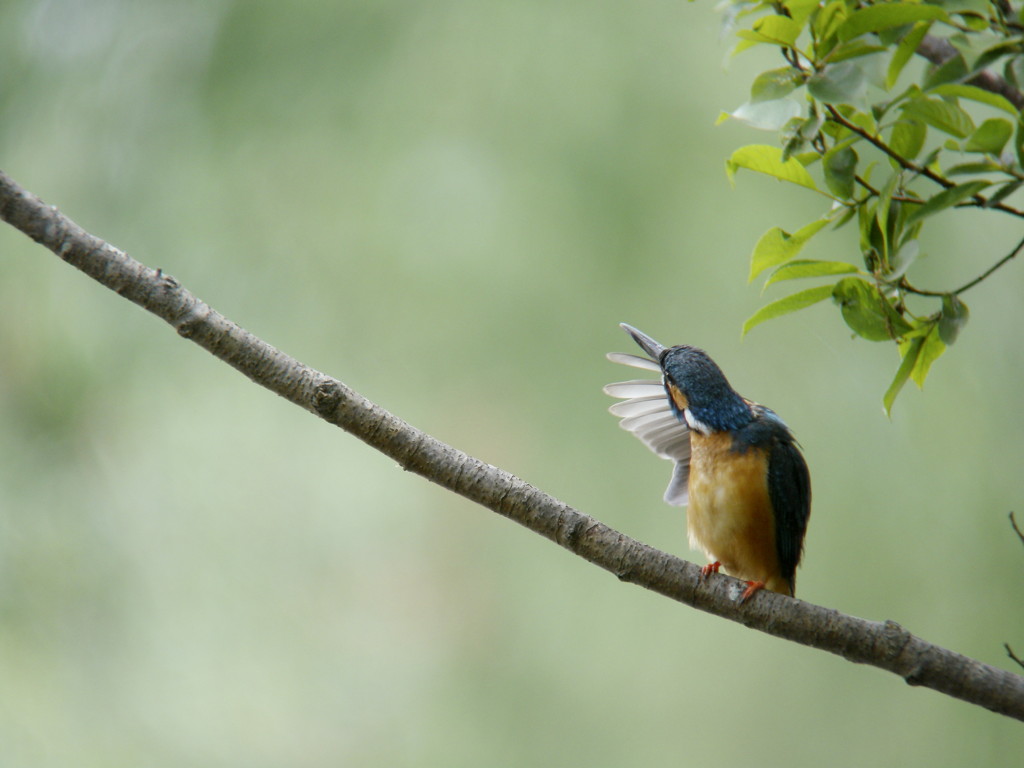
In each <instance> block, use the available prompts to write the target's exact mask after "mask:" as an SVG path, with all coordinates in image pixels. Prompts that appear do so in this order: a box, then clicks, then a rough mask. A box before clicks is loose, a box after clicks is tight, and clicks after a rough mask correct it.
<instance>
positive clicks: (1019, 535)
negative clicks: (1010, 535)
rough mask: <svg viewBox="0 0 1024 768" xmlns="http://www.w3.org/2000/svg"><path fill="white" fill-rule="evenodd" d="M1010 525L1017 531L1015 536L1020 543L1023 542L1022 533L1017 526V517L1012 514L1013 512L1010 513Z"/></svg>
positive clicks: (1023, 534)
mask: <svg viewBox="0 0 1024 768" xmlns="http://www.w3.org/2000/svg"><path fill="white" fill-rule="evenodd" d="M1010 525H1012V526H1013V530H1014V531H1016V532H1017V538H1019V539H1020V542H1021V544H1024V533H1022V532H1021V530H1020V528H1018V527H1017V518H1015V517H1014V516H1013V512H1011V513H1010Z"/></svg>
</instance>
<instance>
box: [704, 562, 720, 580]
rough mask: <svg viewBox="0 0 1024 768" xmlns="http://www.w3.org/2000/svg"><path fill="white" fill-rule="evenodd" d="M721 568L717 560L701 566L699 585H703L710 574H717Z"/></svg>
mask: <svg viewBox="0 0 1024 768" xmlns="http://www.w3.org/2000/svg"><path fill="white" fill-rule="evenodd" d="M721 567H722V564H721V563H720V562H719V561H718V560H715V562H713V563H708V564H707V565H705V566H702V567H701V569H700V583H701V584H703V583H704V582H705V581H707V579H708V576H710V575H711V574H712V573H718V569H719V568H721Z"/></svg>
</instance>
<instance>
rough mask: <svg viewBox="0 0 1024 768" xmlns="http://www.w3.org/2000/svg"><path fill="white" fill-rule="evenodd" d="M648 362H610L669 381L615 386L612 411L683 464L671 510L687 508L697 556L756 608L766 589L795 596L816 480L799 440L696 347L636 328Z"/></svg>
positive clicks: (672, 486)
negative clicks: (738, 582)
mask: <svg viewBox="0 0 1024 768" xmlns="http://www.w3.org/2000/svg"><path fill="white" fill-rule="evenodd" d="M621 327H622V329H623V330H624V331H626V333H628V334H629V335H630V336H632V337H633V340H634V341H635V342H636V343H637V344H638V345H640V348H641V349H642V350H643V351H644V352H646V353H647V357H641V356H639V355H631V354H624V353H619V352H612V353H610V354H609V355H608V359H609V360H611V361H612V362H614V363H621V364H623V365H628V366H631V367H634V368H640V369H643V370H647V371H654V372H656V373H658V374H660V375H661V379H660V380H657V379H635V380H632V381H621V382H617V383H615V384H609V385H607V386H606V387H605V388H604V391H605V393H606V394H608V395H611V396H612V397H617V398H620V399H621V400H622V402H619V403H616V404H615V405H613V406H611V408H609V409H608V410H609V411H611V413H612V414H613V415H615V416H618V417H619V418H620V419H621V421H620V422H619V424H620V426H621V427H622V428H623V429H625V430H627V431H629V432H632V433H633V434H634V435H636V436H637V437H638V438H639V439H640V440H641V441H642V442H643V443H644V444H645V445H646V446H647V447H648V448H650V449H651V450H652V451H654V453H656V454H657V455H658V456H661V457H662V458H665V459H670V460H671V461H673V462H675V468H674V469H673V471H672V479H671V481H670V482H669V484H668V489H667V490H666V491H665V501H666V502H667V503H668V504H672V505H675V506H686V507H687V512H686V528H687V534H688V535H689V539H690V547H691V548H693V549H696V550H701V551H703V552H704V553H705V554H706V555H707V558H708V560H709V564H708V565H706V566H704V567H703V568H702V569H701V575H702V579H706V578H707V577H708V576H709V575H710V574H711V573H718V572H719V569H722V570H723V571H724V572H725V573H727V574H729V575H731V576H735V577H736V578H738V579H742V580H743V581H745V582H746V583H747V588H746V590H745V591H744V592H743V594H742V595H741V596H740V602H741V603H743V602H746V601H747V600H748V599H749V598H750V597H751V595H753V594H754V593H756V592H757V591H758V590H760V589H768V590H771V591H772V592H780V593H782V594H784V595H789V596H790V597H792V596H793V595H794V593H795V587H796V567H797V565H798V564H799V562H800V556H801V555H802V553H803V541H804V534H805V532H806V531H807V520H808V518H809V517H810V514H811V479H810V473H809V472H808V470H807V463H806V462H805V461H804V457H803V455H802V454H801V452H800V447H799V446H798V444H797V442H796V439H795V438H794V437H793V433H792V432H790V431H789V427H787V426H786V424H785V422H783V421H782V419H780V418H779V416H778V415H777V414H776V413H775V412H774V411H773V410H771V409H770V408H766V407H765V406H763V405H760V404H758V403H755V402H753V401H751V400H747V399H746V398H744V397H741V396H740V395H739V394H738V393H737V392H736V390H734V389H733V388H732V387H731V386H730V385H729V381H728V380H727V379H726V378H725V374H724V373H722V369H721V368H719V367H718V365H716V364H715V362H714V361H713V360H712V359H711V358H710V357H709V356H708V354H707V353H706V352H705V351H704V350H702V349H698V348H696V347H691V346H687V345H685V344H682V345H678V346H675V347H665V346H664V345H662V344H659V343H658V342H657V341H655V340H654V339H652V338H651V337H650V336H648V335H647V334H645V333H643V332H642V331H639V330H637V329H636V328H633V327H632V326H630V325H627V324H626V323H622V324H621Z"/></svg>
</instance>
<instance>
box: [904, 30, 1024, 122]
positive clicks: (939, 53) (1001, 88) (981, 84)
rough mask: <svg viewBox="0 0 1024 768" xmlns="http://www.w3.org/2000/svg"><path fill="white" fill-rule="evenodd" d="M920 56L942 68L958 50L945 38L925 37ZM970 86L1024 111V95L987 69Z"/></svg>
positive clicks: (973, 78)
mask: <svg viewBox="0 0 1024 768" xmlns="http://www.w3.org/2000/svg"><path fill="white" fill-rule="evenodd" d="M916 53H917V55H918V56H921V57H922V58H925V59H928V61H930V62H931V63H932V64H934V65H936V66H941V65H943V64H945V63H946V62H947V61H949V60H950V59H951V58H953V57H954V56H956V55H957V50H956V48H954V47H953V44H952V43H950V42H949V41H948V40H946V39H945V38H943V37H935V36H934V35H925V36H924V38H923V39H922V40H921V43H920V45H918V46H917V51H916ZM967 84H968V85H974V86H977V87H978V88H982V89H983V90H986V91H989V92H991V93H996V94H999V95H1000V96H1003V97H1004V98H1006V100H1007V101H1009V102H1010V103H1011V104H1013V106H1015V107H1016V108H1017V109H1024V94H1022V93H1021V92H1020V91H1019V90H1017V89H1016V88H1014V87H1013V86H1012V85H1011V84H1010V83H1009V82H1008V81H1007V80H1006V79H1005V78H1002V77H1000V76H999V75H997V74H996V73H995V72H992V71H991V70H988V69H985V70H982V71H981V72H978V73H976V74H975V75H973V76H972V77H971V78H970V79H969V80H967Z"/></svg>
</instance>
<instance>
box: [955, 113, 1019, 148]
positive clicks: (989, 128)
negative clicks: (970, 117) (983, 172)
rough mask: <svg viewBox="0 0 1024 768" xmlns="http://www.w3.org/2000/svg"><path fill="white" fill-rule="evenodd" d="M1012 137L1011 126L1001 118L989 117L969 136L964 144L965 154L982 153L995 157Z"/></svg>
mask: <svg viewBox="0 0 1024 768" xmlns="http://www.w3.org/2000/svg"><path fill="white" fill-rule="evenodd" d="M1011 136H1013V124H1012V123H1011V122H1010V121H1009V120H1004V119H1003V118H1001V117H991V118H989V119H988V120H986V121H985V122H983V123H982V124H981V125H979V126H978V130H976V131H975V132H974V133H972V134H971V135H970V137H969V138H968V139H967V143H966V144H964V151H965V152H984V153H985V154H987V155H996V156H998V155H999V153H1001V152H1002V151H1003V147H1005V146H1006V142H1008V141H1009V140H1010V137H1011Z"/></svg>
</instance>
